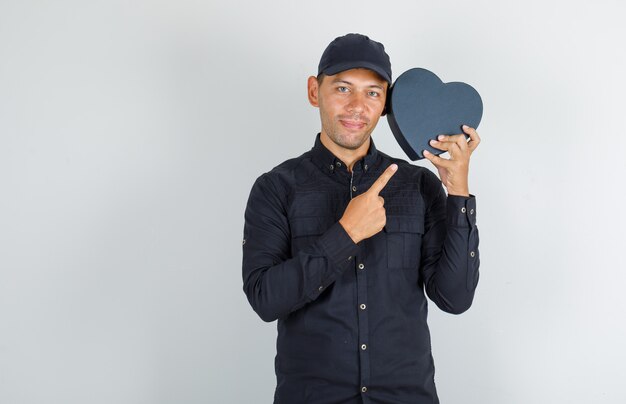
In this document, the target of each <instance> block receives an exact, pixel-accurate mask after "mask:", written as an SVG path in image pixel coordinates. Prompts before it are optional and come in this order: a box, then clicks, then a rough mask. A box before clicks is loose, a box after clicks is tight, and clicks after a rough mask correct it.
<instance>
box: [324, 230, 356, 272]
mask: <svg viewBox="0 0 626 404" xmlns="http://www.w3.org/2000/svg"><path fill="white" fill-rule="evenodd" d="M319 242H320V245H321V246H322V248H323V249H324V252H325V253H326V256H327V257H328V258H329V259H330V261H331V262H332V263H333V264H335V266H336V267H337V269H338V270H339V271H343V270H345V269H347V267H348V266H349V265H350V264H351V263H352V262H353V260H354V256H355V255H357V254H358V252H359V248H360V247H359V245H358V244H356V243H355V242H354V241H353V240H352V238H351V237H350V236H349V235H348V233H347V232H346V230H345V229H344V228H343V226H342V225H341V223H339V222H335V224H333V225H332V226H331V227H330V228H329V229H328V230H326V232H325V233H324V234H322V235H321V237H320V239H319Z"/></svg>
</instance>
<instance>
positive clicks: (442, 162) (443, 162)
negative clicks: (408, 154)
mask: <svg viewBox="0 0 626 404" xmlns="http://www.w3.org/2000/svg"><path fill="white" fill-rule="evenodd" d="M422 154H424V157H426V158H427V159H428V160H430V162H431V163H433V164H434V165H435V166H436V167H443V168H449V167H450V165H451V162H450V160H448V159H442V158H441V157H439V156H435V155H434V154H432V153H431V152H429V151H428V150H423V151H422Z"/></svg>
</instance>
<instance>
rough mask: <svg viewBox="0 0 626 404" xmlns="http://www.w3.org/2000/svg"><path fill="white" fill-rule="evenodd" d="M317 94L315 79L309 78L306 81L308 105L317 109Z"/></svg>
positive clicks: (317, 87) (317, 88) (313, 77)
mask: <svg viewBox="0 0 626 404" xmlns="http://www.w3.org/2000/svg"><path fill="white" fill-rule="evenodd" d="M318 92H319V86H318V84H317V77H315V76H311V77H309V79H308V81H307V96H308V97H309V103H310V104H311V105H313V106H314V107H319V101H318Z"/></svg>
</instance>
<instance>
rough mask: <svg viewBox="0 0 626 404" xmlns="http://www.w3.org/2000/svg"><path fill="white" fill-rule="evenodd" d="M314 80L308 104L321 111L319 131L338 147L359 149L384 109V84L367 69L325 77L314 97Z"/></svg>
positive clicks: (315, 84)
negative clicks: (320, 127) (320, 129)
mask: <svg viewBox="0 0 626 404" xmlns="http://www.w3.org/2000/svg"><path fill="white" fill-rule="evenodd" d="M313 81H314V82H313ZM313 81H312V80H311V79H309V101H310V102H311V104H313V105H315V106H318V107H319V109H320V118H321V121H322V132H323V133H325V134H326V135H327V136H328V137H329V138H330V139H331V140H332V141H333V142H334V143H335V144H337V145H338V146H340V147H343V148H346V149H352V150H355V149H358V148H359V147H360V146H362V145H363V143H365V142H366V141H367V139H368V138H369V136H370V134H371V133H372V131H373V130H374V128H375V127H376V124H377V123H378V119H379V118H380V114H381V113H382V111H383V109H384V107H385V98H386V95H387V85H388V84H387V82H386V81H385V80H383V79H382V78H381V77H380V76H379V75H378V74H376V73H375V72H373V71H372V70H369V69H350V70H345V71H343V72H339V73H337V74H335V75H333V76H326V77H324V80H323V81H322V84H321V85H319V86H318V88H317V90H318V91H317V98H315V94H312V92H311V90H315V89H312V88H311V86H313V87H316V86H317V80H313ZM314 92H315V91H313V93H314ZM312 96H313V99H312ZM316 104H317V105H316Z"/></svg>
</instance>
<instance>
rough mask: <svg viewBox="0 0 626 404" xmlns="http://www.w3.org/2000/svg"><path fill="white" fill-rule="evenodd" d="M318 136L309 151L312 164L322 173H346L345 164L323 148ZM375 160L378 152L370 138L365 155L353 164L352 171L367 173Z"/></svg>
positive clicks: (319, 134)
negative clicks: (339, 171)
mask: <svg viewBox="0 0 626 404" xmlns="http://www.w3.org/2000/svg"><path fill="white" fill-rule="evenodd" d="M320 136H321V133H320V132H318V133H317V136H316V137H315V143H314V145H313V148H312V149H311V153H312V159H313V162H314V163H315V164H316V165H317V166H318V167H320V168H321V169H322V171H324V172H326V173H329V174H332V173H335V172H336V171H337V170H341V171H342V172H348V171H347V169H346V164H345V163H344V162H343V161H341V159H339V158H338V157H336V156H335V155H334V154H333V153H332V152H331V151H330V150H328V149H327V148H326V146H324V144H323V143H322V141H321V139H320ZM377 158H378V151H377V150H376V146H375V145H374V139H372V137H371V136H370V146H369V149H368V150H367V154H366V155H365V156H364V157H363V158H362V159H360V160H359V161H357V162H356V163H354V167H353V170H354V171H364V172H367V171H369V170H370V169H372V168H373V167H374V163H375V162H376V159H377Z"/></svg>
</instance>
